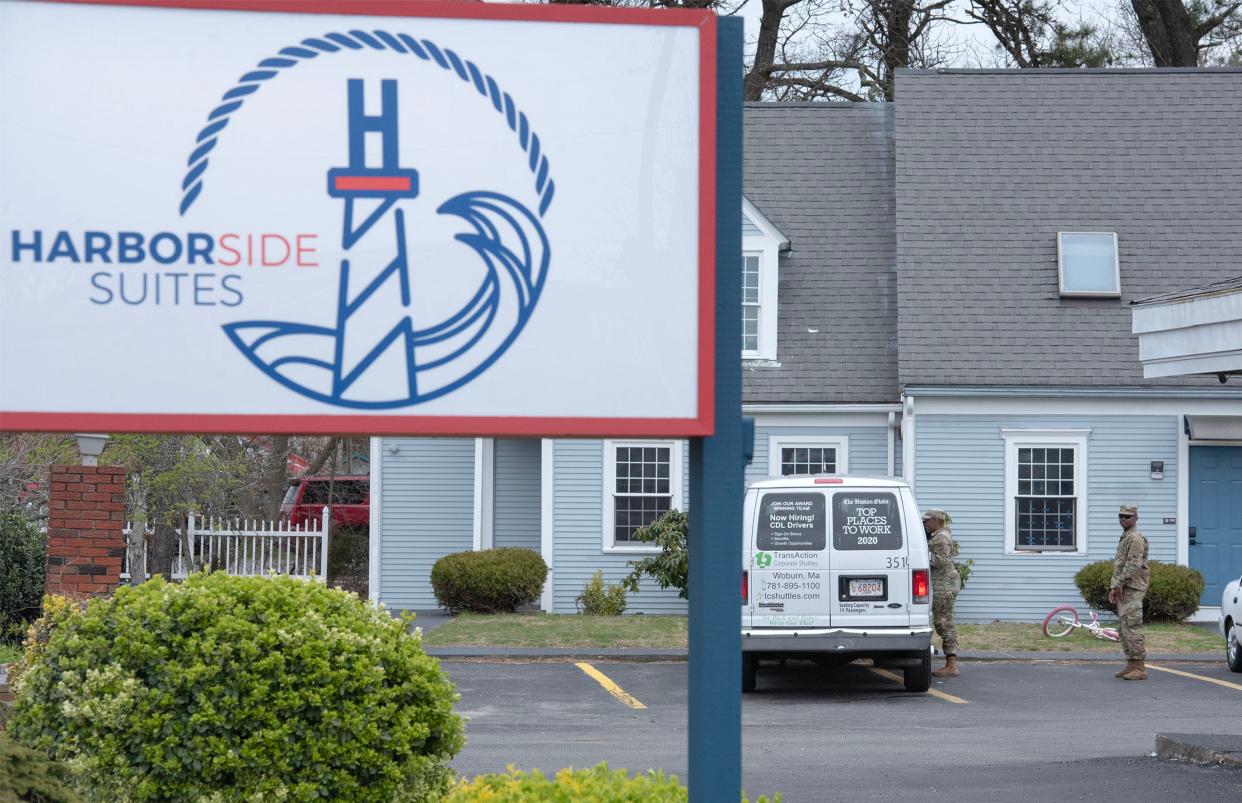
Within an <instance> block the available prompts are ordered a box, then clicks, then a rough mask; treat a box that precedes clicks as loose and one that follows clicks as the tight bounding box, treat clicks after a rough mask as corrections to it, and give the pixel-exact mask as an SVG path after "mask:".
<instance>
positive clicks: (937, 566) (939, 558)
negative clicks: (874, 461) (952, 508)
mask: <svg viewBox="0 0 1242 803" xmlns="http://www.w3.org/2000/svg"><path fill="white" fill-rule="evenodd" d="M947 518H948V514H947V513H945V512H944V511H943V510H940V509H939V508H931V509H930V510H928V511H927V512H926V513H924V514H923V529H924V531H926V532H927V551H928V554H929V555H930V557H931V581H932V623H933V624H934V625H935V628H936V633H938V634H939V635H940V640H941V642H943V645H944V667H943V668H941V669H937V670H936V671H935V672H932V674H933V675H935V676H936V677H938V678H955V677H957V675H958V670H957V622H955V621H954V619H953V605H954V603H955V602H956V601H957V592H959V591H961V590H962V576H961V575H960V574H958V573H957V565H956V564H954V562H953V558H955V557H957V541H954V540H953V533H951V532H949V528H948V527H946V526H945V519H947Z"/></svg>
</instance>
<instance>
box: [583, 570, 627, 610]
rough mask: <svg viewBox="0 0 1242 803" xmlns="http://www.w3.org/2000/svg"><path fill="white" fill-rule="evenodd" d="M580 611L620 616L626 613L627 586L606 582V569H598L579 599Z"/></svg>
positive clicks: (584, 587)
mask: <svg viewBox="0 0 1242 803" xmlns="http://www.w3.org/2000/svg"><path fill="white" fill-rule="evenodd" d="M577 603H578V611H579V613H585V614H587V615H588V616H620V615H621V614H623V613H625V587H624V586H621V585H617V584H614V583H608V584H605V583H604V570H603V569H596V570H595V574H593V575H591V579H590V580H587V581H586V585H585V586H583V587H582V593H581V594H579V595H578V599H577Z"/></svg>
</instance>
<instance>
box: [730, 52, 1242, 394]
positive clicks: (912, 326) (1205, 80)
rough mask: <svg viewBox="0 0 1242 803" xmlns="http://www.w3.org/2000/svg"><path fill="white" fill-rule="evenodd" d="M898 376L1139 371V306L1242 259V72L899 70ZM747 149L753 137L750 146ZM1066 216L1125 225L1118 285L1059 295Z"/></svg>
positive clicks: (1076, 226)
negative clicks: (1111, 293) (1133, 317)
mask: <svg viewBox="0 0 1242 803" xmlns="http://www.w3.org/2000/svg"><path fill="white" fill-rule="evenodd" d="M896 96H897V102H896V129H897V141H898V148H897V168H896V173H897V194H898V202H897V215H898V221H897V238H898V244H897V264H898V271H899V276H900V280H899V283H898V300H899V304H898V310H899V312H898V332H899V337H900V343H901V349H900V358H899V374H900V380H901V382H902V383H903V384H920V385H929V384H936V385H1024V384H1032V383H1039V384H1049V385H1065V386H1085V385H1163V384H1195V383H1198V382H1200V381H1202V380H1193V379H1169V380H1143V378H1142V367H1141V366H1140V364H1139V359H1138V339H1137V337H1136V336H1135V335H1132V334H1131V333H1130V305H1129V302H1130V301H1131V300H1133V299H1146V298H1150V297H1152V296H1157V295H1161V294H1165V293H1172V292H1176V291H1178V290H1180V289H1182V288H1186V287H1188V286H1192V285H1201V284H1204V283H1210V282H1217V281H1224V280H1226V279H1229V278H1232V277H1235V276H1237V273H1238V266H1239V265H1242V71H1238V70H1160V71H1112V70H1104V71H1057V70H1022V71H1009V72H1006V71H978V72H967V71H943V72H931V71H901V72H899V73H898V75H897V85H896ZM747 153H748V155H749V153H750V151H749V150H748V151H747ZM1058 231H1114V232H1116V233H1117V237H1118V251H1119V256H1120V264H1121V298H1120V299H1068V298H1066V299H1063V298H1060V297H1059V295H1058V293H1057V255H1056V234H1057V232H1058Z"/></svg>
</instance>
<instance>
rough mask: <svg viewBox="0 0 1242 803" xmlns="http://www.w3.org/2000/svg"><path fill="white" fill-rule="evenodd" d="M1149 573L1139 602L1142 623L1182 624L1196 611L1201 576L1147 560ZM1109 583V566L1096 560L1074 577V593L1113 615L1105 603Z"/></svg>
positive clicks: (1182, 568) (1201, 589)
mask: <svg viewBox="0 0 1242 803" xmlns="http://www.w3.org/2000/svg"><path fill="white" fill-rule="evenodd" d="M1147 566H1148V569H1149V570H1150V572H1151V575H1150V578H1149V581H1148V585H1147V594H1146V596H1145V597H1144V598H1143V621H1145V622H1184V621H1185V620H1186V619H1187V618H1189V617H1190V615H1191V614H1193V613H1194V612H1195V611H1197V610H1199V598H1200V597H1201V596H1202V595H1203V575H1202V574H1200V573H1199V572H1197V571H1196V570H1194V569H1191V568H1189V567H1187V566H1177V565H1175V564H1171V563H1163V562H1161V561H1158V560H1149V561H1148V562H1147ZM1112 580H1113V562H1112V561H1111V560H1099V561H1096V562H1095V563H1088V564H1087V565H1086V566H1083V567H1082V568H1081V569H1079V570H1078V573H1077V574H1075V575H1074V585H1076V586H1078V593H1080V594H1082V598H1083V599H1084V600H1086V602H1087V604H1088V605H1090V606H1091V607H1092V608H1096V609H1098V610H1107V611H1114V612H1116V610H1117V606H1116V605H1113V604H1112V603H1110V602H1109V601H1108V588H1109V585H1110V584H1111V583H1112Z"/></svg>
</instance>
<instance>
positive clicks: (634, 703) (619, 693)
mask: <svg viewBox="0 0 1242 803" xmlns="http://www.w3.org/2000/svg"><path fill="white" fill-rule="evenodd" d="M574 666H576V667H578V668H579V669H581V670H582V671H583V672H586V673H587V674H588V675H590V676H591V677H593V678H595V680H596V681H597V682H598V683H599V685H601V686H603V687H604V688H605V689H607V690H608V693H609V694H611V695H612V696H613V697H616V698H617V699H618V700H620V701H621V702H623V703H625V704H626V705H628V706H629V707H630V708H646V707H647V706H645V705H643V704H642V703H640V702H639V701H638V699H637V698H635V697H634V696H633V695H630V694H627V693H626V692H625V689H623V688H621V687H620V686H618V685H617V684H615V683H613V682H612V679H611V678H609V677H608V676H607V675H605V674H604V673H603V672H601V671H599V670H598V669H596V668H595V667H593V666H591V665H590V664H585V663H583V664H574Z"/></svg>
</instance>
